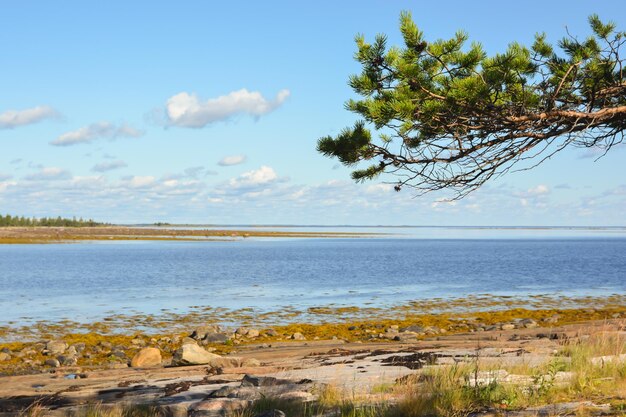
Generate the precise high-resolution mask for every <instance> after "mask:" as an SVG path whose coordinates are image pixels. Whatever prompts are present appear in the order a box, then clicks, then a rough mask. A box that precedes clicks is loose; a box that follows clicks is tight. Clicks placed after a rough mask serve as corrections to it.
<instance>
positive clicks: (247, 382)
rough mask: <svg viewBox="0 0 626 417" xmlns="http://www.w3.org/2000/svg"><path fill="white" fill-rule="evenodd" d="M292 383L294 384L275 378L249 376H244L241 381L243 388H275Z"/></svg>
mask: <svg viewBox="0 0 626 417" xmlns="http://www.w3.org/2000/svg"><path fill="white" fill-rule="evenodd" d="M291 383H292V382H291V381H290V380H288V379H279V378H274V377H273V376H253V375H249V374H246V375H244V377H243V379H242V380H241V386H242V387H273V386H276V385H286V384H291Z"/></svg>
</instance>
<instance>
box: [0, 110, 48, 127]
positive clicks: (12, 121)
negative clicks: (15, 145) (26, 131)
mask: <svg viewBox="0 0 626 417" xmlns="http://www.w3.org/2000/svg"><path fill="white" fill-rule="evenodd" d="M53 117H59V113H58V112H57V111H56V110H54V109H53V108H52V107H49V106H37V107H33V108H32V109H25V110H7V111H5V112H4V113H0V129H13V128H16V127H19V126H26V125H31V124H33V123H37V122H40V121H42V120H44V119H50V118H53Z"/></svg>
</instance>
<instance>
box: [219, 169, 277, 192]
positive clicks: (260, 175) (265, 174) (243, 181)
mask: <svg viewBox="0 0 626 417" xmlns="http://www.w3.org/2000/svg"><path fill="white" fill-rule="evenodd" d="M277 179H278V175H276V171H274V169H273V168H272V167H268V166H266V165H263V166H262V167H261V168H259V169H257V170H253V171H248V172H244V173H243V174H241V175H240V176H239V177H237V178H231V180H230V181H229V182H228V185H229V186H230V187H232V188H250V187H256V186H259V185H267V184H270V183H272V182H275V181H276V180H277Z"/></svg>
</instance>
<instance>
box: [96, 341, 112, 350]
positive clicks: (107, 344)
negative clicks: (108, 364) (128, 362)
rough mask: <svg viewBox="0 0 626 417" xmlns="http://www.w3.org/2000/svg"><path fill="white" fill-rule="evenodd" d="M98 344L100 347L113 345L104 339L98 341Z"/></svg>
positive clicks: (107, 347)
mask: <svg viewBox="0 0 626 417" xmlns="http://www.w3.org/2000/svg"><path fill="white" fill-rule="evenodd" d="M98 344H99V345H100V347H102V348H104V349H111V348H112V347H113V344H112V343H111V342H107V341H105V340H103V341H102V342H100V343H98Z"/></svg>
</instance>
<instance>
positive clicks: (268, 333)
mask: <svg viewBox="0 0 626 417" xmlns="http://www.w3.org/2000/svg"><path fill="white" fill-rule="evenodd" d="M264 333H265V335H266V336H269V337H276V336H278V332H277V331H276V330H274V329H267V330H265V331H264Z"/></svg>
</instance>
